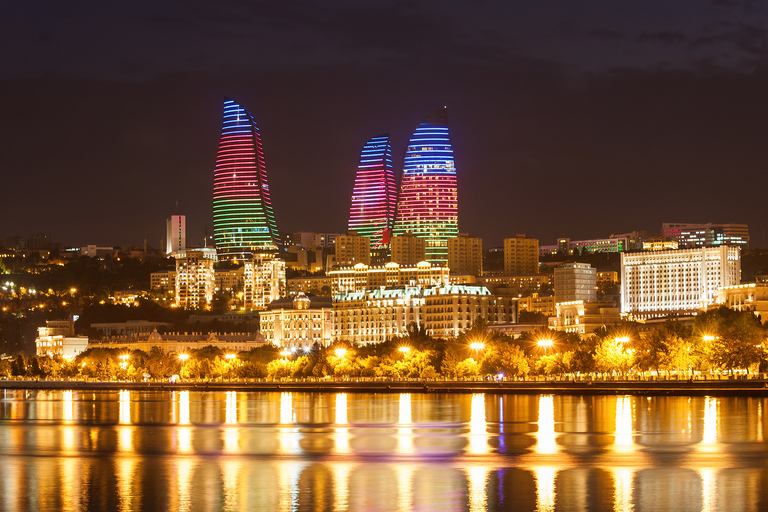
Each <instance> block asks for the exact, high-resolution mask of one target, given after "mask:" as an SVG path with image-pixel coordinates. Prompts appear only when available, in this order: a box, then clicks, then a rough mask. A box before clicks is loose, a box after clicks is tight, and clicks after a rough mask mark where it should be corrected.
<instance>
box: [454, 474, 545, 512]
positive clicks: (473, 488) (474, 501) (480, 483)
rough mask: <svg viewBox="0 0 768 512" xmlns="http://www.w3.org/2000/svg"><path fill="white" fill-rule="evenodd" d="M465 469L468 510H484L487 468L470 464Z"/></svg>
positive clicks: (472, 511)
mask: <svg viewBox="0 0 768 512" xmlns="http://www.w3.org/2000/svg"><path fill="white" fill-rule="evenodd" d="M466 471H467V480H468V483H469V510H470V512H481V511H484V510H486V502H487V501H488V496H487V494H486V491H485V486H486V483H487V480H488V469H487V468H485V467H482V466H470V467H469V468H467V470H466ZM553 485H554V484H553Z"/></svg>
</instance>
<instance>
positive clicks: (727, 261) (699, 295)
mask: <svg viewBox="0 0 768 512" xmlns="http://www.w3.org/2000/svg"><path fill="white" fill-rule="evenodd" d="M740 281H741V251H740V249H739V248H738V247H728V246H720V247H702V248H699V249H679V250H677V251H653V252H633V253H622V255H621V312H622V314H628V315H630V316H632V317H634V318H637V319H649V318H654V317H665V316H668V315H671V314H681V315H686V314H695V313H696V312H697V311H699V310H701V309H704V308H706V307H707V306H708V305H710V304H713V303H714V301H715V298H716V297H717V293H718V290H719V289H720V288H724V287H729V286H735V285H738V284H739V283H740Z"/></svg>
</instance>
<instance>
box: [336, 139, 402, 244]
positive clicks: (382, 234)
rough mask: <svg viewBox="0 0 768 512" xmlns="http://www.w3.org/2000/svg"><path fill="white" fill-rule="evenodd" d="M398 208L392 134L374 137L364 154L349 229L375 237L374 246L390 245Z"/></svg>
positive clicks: (353, 194) (354, 191) (353, 198)
mask: <svg viewBox="0 0 768 512" xmlns="http://www.w3.org/2000/svg"><path fill="white" fill-rule="evenodd" d="M396 209H397V185H396V184H395V171H394V169H393V167H392V143H391V141H390V138H389V134H386V133H384V134H381V135H377V136H376V137H373V138H371V139H370V140H369V141H368V142H366V143H365V145H364V146H363V150H362V152H361V153H360V164H359V165H358V166H357V175H356V176H355V187H354V189H353V191H352V203H351V206H350V208H349V223H348V229H349V231H350V232H352V231H354V232H355V233H357V234H358V235H360V236H364V237H367V238H369V239H370V240H371V248H379V247H386V246H387V245H389V236H390V234H391V232H392V228H393V226H394V219H395V212H396Z"/></svg>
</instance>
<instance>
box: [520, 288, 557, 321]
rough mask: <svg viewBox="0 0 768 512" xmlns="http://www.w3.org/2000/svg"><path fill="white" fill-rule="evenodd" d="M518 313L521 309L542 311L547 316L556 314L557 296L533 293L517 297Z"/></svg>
mask: <svg viewBox="0 0 768 512" xmlns="http://www.w3.org/2000/svg"><path fill="white" fill-rule="evenodd" d="M517 310H518V314H519V313H520V312H521V311H530V312H531V313H541V314H542V315H546V316H555V296H554V295H543V294H540V293H532V294H531V295H530V297H520V298H519V299H517Z"/></svg>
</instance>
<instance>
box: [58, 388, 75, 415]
mask: <svg viewBox="0 0 768 512" xmlns="http://www.w3.org/2000/svg"><path fill="white" fill-rule="evenodd" d="M61 401H62V405H63V411H62V419H63V420H64V421H65V422H67V423H71V422H72V421H74V419H75V402H74V400H73V399H72V391H63V392H62V393H61Z"/></svg>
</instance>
